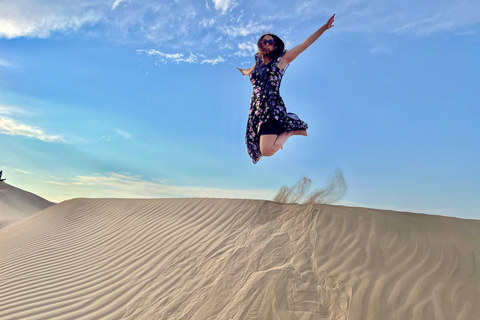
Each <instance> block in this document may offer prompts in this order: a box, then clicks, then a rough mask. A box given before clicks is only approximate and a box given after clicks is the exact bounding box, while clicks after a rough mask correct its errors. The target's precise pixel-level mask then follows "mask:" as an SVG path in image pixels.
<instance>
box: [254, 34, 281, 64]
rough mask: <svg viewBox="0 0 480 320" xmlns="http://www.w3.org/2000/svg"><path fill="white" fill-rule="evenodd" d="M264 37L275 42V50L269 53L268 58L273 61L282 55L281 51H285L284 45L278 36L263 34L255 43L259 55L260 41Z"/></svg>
mask: <svg viewBox="0 0 480 320" xmlns="http://www.w3.org/2000/svg"><path fill="white" fill-rule="evenodd" d="M265 36H270V37H272V38H273V41H275V49H274V50H273V51H272V52H271V53H270V58H271V59H272V60H275V59H277V58H278V57H279V56H280V55H281V54H282V52H283V50H285V43H283V41H282V39H280V38H279V37H278V36H276V35H274V34H271V33H265V34H263V35H262V36H261V37H260V39H258V41H257V47H258V52H259V53H260V55H261V54H262V40H263V38H264V37H265Z"/></svg>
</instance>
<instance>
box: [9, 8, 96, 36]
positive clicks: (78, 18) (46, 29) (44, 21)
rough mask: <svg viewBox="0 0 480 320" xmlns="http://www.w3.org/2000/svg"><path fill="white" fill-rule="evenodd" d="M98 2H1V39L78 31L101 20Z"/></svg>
mask: <svg viewBox="0 0 480 320" xmlns="http://www.w3.org/2000/svg"><path fill="white" fill-rule="evenodd" d="M101 8H102V3H101V1H99V0H96V1H95V0H90V1H85V2H78V1H73V0H70V1H63V2H62V3H61V4H59V3H58V2H57V1H55V0H33V1H24V0H23V1H22V0H18V1H7V2H5V1H3V2H2V6H1V9H0V37H5V38H7V39H11V38H17V37H38V38H47V37H49V36H50V35H51V34H52V32H55V31H67V30H71V31H73V32H76V31H78V30H79V29H80V28H81V27H82V26H83V25H85V24H88V23H90V24H95V23H97V22H99V21H100V20H101V18H102V9H101Z"/></svg>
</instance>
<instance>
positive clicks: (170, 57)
mask: <svg viewBox="0 0 480 320" xmlns="http://www.w3.org/2000/svg"><path fill="white" fill-rule="evenodd" d="M143 53H145V54H147V55H149V56H157V57H159V58H160V61H161V62H163V63H167V62H176V63H180V62H187V63H195V62H197V61H198V57H197V56H196V55H194V54H193V53H190V56H189V57H188V58H185V56H184V55H183V54H182V53H163V52H160V51H157V50H154V49H150V50H145V49H139V50H137V54H143Z"/></svg>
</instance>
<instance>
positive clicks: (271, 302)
mask: <svg viewBox="0 0 480 320" xmlns="http://www.w3.org/2000/svg"><path fill="white" fill-rule="evenodd" d="M479 230H480V221H475V220H461V219H455V218H446V217H438V216H427V215H420V214H412V213H401V212H392V211H380V210H371V209H361V208H348V207H339V206H329V205H297V204H279V203H274V202H269V201H259V200H225V199H156V200H130V199H74V200H69V201H65V202H62V203H60V204H57V205H54V206H52V207H49V208H47V209H45V210H43V211H42V212H40V213H38V214H35V215H33V216H31V217H30V218H27V219H25V220H23V221H20V222H18V223H16V224H14V225H11V226H9V227H7V228H5V229H3V230H0V319H36V320H40V319H49V320H51V319H68V320H71V319H115V320H117V319H169V320H170V319H209V320H213V319H216V320H228V319H242V320H243V319H249V320H250V319H259V320H260V319H261V320H264V319H272V320H273V319H300V320H306V319H309V320H313V319H355V320H375V319H378V320H395V319H398V320H400V319H402V320H404V319H408V320H410V319H428V320H430V319H437V320H440V319H445V320H453V319H458V320H461V319H465V320H473V319H479V318H480V298H479V297H480V232H479Z"/></svg>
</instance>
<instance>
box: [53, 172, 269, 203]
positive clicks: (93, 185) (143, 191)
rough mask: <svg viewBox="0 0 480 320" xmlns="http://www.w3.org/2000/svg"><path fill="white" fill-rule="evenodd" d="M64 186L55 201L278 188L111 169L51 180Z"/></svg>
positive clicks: (251, 193)
mask: <svg viewBox="0 0 480 320" xmlns="http://www.w3.org/2000/svg"><path fill="white" fill-rule="evenodd" d="M48 183H49V184H51V185H52V186H53V185H57V186H61V187H62V188H61V190H64V194H63V195H61V193H60V194H59V195H58V197H61V198H62V199H55V201H59V200H66V199H68V198H71V197H84V196H87V197H122V198H163V197H201V198H240V199H272V198H273V196H274V195H275V193H276V190H270V189H257V190H235V189H220V188H207V187H185V186H175V185H171V184H168V183H167V182H166V181H162V180H156V179H153V180H151V181H149V180H147V179H145V178H143V177H142V176H139V175H132V174H130V173H124V172H120V173H115V172H112V173H107V174H104V175H89V176H76V177H75V178H72V179H71V180H70V181H48Z"/></svg>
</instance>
